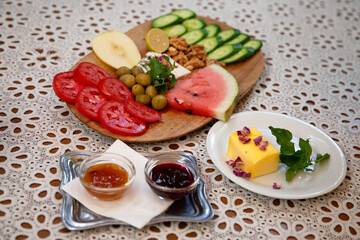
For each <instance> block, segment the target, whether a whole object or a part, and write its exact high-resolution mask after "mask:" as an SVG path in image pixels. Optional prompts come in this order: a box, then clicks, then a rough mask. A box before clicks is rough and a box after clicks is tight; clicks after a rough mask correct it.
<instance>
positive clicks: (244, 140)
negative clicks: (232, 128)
mask: <svg viewBox="0 0 360 240" xmlns="http://www.w3.org/2000/svg"><path fill="white" fill-rule="evenodd" d="M239 140H240V141H242V143H243V144H246V143H249V142H250V141H251V138H248V137H246V136H240V137H239Z"/></svg>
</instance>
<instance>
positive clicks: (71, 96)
mask: <svg viewBox="0 0 360 240" xmlns="http://www.w3.org/2000/svg"><path fill="white" fill-rule="evenodd" d="M73 76H74V72H73V71H69V72H61V73H58V74H56V75H55V77H54V80H53V89H54V92H55V93H56V95H57V96H58V97H59V98H60V99H61V100H63V101H64V102H67V103H74V102H75V98H76V95H77V94H78V93H79V91H80V90H81V89H82V88H83V85H82V84H81V83H80V82H78V81H75V79H74V78H73Z"/></svg>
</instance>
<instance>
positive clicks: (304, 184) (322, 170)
mask: <svg viewBox="0 0 360 240" xmlns="http://www.w3.org/2000/svg"><path fill="white" fill-rule="evenodd" d="M244 126H247V127H256V128H257V129H258V130H259V131H260V132H261V133H262V134H263V136H264V137H265V138H266V139H267V140H268V141H269V142H270V143H271V144H273V145H274V147H276V148H278V149H280V146H279V145H278V144H277V143H276V138H275V137H274V136H273V135H272V134H271V131H270V129H269V126H273V127H275V128H285V129H287V130H289V131H290V132H292V134H293V137H294V138H293V141H294V142H296V143H297V142H298V138H303V139H308V138H309V139H310V140H309V142H310V145H311V146H312V150H313V155H312V159H313V157H314V156H316V154H318V153H320V154H325V153H329V154H330V158H329V159H327V160H325V161H324V162H322V163H320V164H317V165H316V166H315V169H314V171H313V172H300V173H298V174H297V175H296V176H295V177H294V178H293V179H292V181H290V182H286V180H285V172H286V168H287V167H286V166H285V165H284V164H282V163H281V164H279V169H278V171H277V172H275V173H271V174H267V175H265V176H261V177H257V178H253V179H246V178H241V177H237V176H235V175H234V173H233V172H232V168H231V167H230V166H229V165H227V164H226V162H225V161H227V160H229V158H228V157H227V155H226V151H227V147H228V139H229V135H230V134H231V133H232V132H235V131H237V130H241V129H243V127H244ZM206 146H207V150H208V153H209V155H210V158H211V160H212V161H213V162H214V164H215V166H216V167H217V168H218V169H219V170H220V171H221V172H222V173H223V174H224V175H225V176H226V177H228V178H229V179H230V180H232V181H233V182H235V183H236V184H238V185H240V186H241V187H243V188H246V189H248V190H250V191H252V192H256V193H259V194H262V195H265V196H269V197H274V198H281V199H305V198H312V197H316V196H320V195H322V194H325V193H328V192H330V191H332V190H334V189H335V188H336V187H338V186H339V185H340V183H341V182H342V181H343V180H344V178H345V175H346V160H345V157H344V154H343V153H342V151H341V149H340V148H339V147H338V145H337V144H336V143H335V142H334V141H333V140H332V139H331V138H330V137H328V136H327V135H326V134H325V133H324V132H322V131H320V130H319V129H318V128H316V127H314V126H312V125H310V124H308V123H306V122H303V121H301V120H299V119H296V118H293V117H289V116H286V115H282V114H276V113H270V112H242V113H238V114H234V115H233V116H232V117H231V118H230V120H229V121H228V122H226V123H224V122H222V121H219V122H217V123H216V124H215V125H214V126H213V127H212V128H211V129H210V132H209V134H208V136H207V139H206ZM295 146H296V145H295ZM273 183H277V184H280V185H281V189H279V190H277V189H273V187H272V186H273Z"/></svg>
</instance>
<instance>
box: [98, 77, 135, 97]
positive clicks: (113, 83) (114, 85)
mask: <svg viewBox="0 0 360 240" xmlns="http://www.w3.org/2000/svg"><path fill="white" fill-rule="evenodd" d="M98 88H99V90H100V91H101V92H102V93H103V94H105V96H107V97H108V98H110V99H112V100H115V101H120V102H122V101H125V100H133V99H134V94H133V93H132V92H131V90H130V89H129V88H128V87H127V86H126V85H125V84H124V83H123V82H121V81H120V80H119V79H117V78H113V77H108V78H103V79H101V80H100V82H99V84H98Z"/></svg>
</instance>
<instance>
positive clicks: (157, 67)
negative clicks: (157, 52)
mask: <svg viewBox="0 0 360 240" xmlns="http://www.w3.org/2000/svg"><path fill="white" fill-rule="evenodd" d="M164 60H165V64H164V63H163V62H164ZM175 68H176V65H175V62H174V64H171V62H170V60H169V57H167V56H164V55H162V56H161V57H159V58H157V57H155V58H152V59H150V70H149V71H147V74H149V75H150V77H151V79H152V85H153V86H154V87H155V89H156V90H157V91H159V92H161V93H162V94H166V93H167V91H168V90H169V89H171V88H173V87H174V85H175V83H176V81H177V80H176V77H175V75H174V74H173V73H171V71H172V70H174V69H175Z"/></svg>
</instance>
